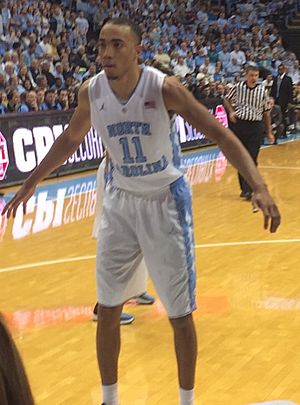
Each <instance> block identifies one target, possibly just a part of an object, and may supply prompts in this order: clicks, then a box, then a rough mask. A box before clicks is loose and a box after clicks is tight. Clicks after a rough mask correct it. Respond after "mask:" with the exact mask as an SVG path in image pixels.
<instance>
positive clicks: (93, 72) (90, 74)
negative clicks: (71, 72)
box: [82, 63, 97, 82]
mask: <svg viewBox="0 0 300 405" xmlns="http://www.w3.org/2000/svg"><path fill="white" fill-rule="evenodd" d="M96 74H97V70H96V65H95V63H91V64H90V66H89V68H88V70H87V72H85V73H84V74H83V76H82V81H83V82H84V81H85V80H88V79H90V78H91V77H94V76H95V75H96Z"/></svg>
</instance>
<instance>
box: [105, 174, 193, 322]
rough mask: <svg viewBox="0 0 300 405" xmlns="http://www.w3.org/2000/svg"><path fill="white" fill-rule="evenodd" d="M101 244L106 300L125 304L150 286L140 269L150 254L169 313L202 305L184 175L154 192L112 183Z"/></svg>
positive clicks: (155, 279)
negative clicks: (142, 279) (144, 192)
mask: <svg viewBox="0 0 300 405" xmlns="http://www.w3.org/2000/svg"><path fill="white" fill-rule="evenodd" d="M97 245H98V246H97V288H98V299H99V302H100V304H102V305H104V306H109V307H112V306H116V305H120V304H123V303H124V302H126V301H127V300H128V299H130V298H131V297H134V296H137V295H139V294H140V293H142V292H143V291H144V290H145V288H144V285H141V283H140V282H139V274H138V273H139V269H138V265H139V264H140V262H141V259H142V257H143V256H144V259H145V262H146V266H147V269H148V272H149V275H150V277H151V279H152V281H153V283H154V286H155V288H156V290H157V292H158V295H159V297H160V299H161V301H162V303H163V305H164V307H165V309H166V311H167V313H168V315H169V317H170V318H178V317H182V316H185V315H187V314H190V313H191V312H192V311H193V310H195V309H196V303H195V279H196V277H195V264H194V235H193V220H192V198H191V190H190V186H189V184H188V182H187V181H186V179H185V178H184V177H181V178H179V179H178V180H176V181H175V182H174V183H172V184H170V185H169V186H168V187H167V188H165V189H163V190H161V191H159V192H157V193H152V194H151V195H140V194H138V193H136V194H135V193H131V192H127V191H124V190H120V189H117V188H114V187H112V186H108V187H107V189H106V191H105V194H104V201H103V213H102V218H101V223H100V231H99V236H98V244H97Z"/></svg>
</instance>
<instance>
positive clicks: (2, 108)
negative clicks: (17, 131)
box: [0, 91, 7, 115]
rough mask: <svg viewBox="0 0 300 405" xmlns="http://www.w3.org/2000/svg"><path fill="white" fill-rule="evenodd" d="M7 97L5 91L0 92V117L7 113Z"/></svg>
mask: <svg viewBox="0 0 300 405" xmlns="http://www.w3.org/2000/svg"><path fill="white" fill-rule="evenodd" d="M5 97H6V93H5V92H4V91H0V115H2V114H5V113H7V108H6V105H5V103H4V99H5Z"/></svg>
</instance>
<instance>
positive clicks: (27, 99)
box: [18, 90, 39, 112]
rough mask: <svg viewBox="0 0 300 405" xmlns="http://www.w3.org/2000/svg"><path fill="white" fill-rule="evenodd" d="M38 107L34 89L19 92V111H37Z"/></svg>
mask: <svg viewBox="0 0 300 405" xmlns="http://www.w3.org/2000/svg"><path fill="white" fill-rule="evenodd" d="M38 109H39V108H38V105H37V97H36V92H35V91H34V90H31V91H26V92H25V93H23V94H21V105H20V107H19V110H18V111H19V112H30V111H38Z"/></svg>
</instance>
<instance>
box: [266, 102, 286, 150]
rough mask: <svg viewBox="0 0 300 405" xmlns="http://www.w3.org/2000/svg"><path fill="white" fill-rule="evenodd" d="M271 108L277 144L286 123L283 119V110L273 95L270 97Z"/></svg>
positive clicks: (272, 124) (273, 130)
mask: <svg viewBox="0 0 300 405" xmlns="http://www.w3.org/2000/svg"><path fill="white" fill-rule="evenodd" d="M269 108H270V109H271V112H270V113H271V126H272V132H273V134H274V137H275V142H274V143H275V144H277V143H278V142H277V140H278V138H280V137H281V136H282V134H283V131H284V125H283V120H282V112H281V108H280V106H279V105H276V104H275V100H274V98H273V97H270V98H269Z"/></svg>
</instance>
